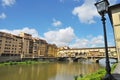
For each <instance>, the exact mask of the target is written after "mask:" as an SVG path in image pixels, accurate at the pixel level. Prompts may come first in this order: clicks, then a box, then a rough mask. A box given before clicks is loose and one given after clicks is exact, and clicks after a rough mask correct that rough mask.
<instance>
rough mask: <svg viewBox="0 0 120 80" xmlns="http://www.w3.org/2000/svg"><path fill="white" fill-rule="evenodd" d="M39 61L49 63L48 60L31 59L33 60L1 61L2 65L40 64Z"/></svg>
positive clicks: (0, 64)
mask: <svg viewBox="0 0 120 80" xmlns="http://www.w3.org/2000/svg"><path fill="white" fill-rule="evenodd" d="M39 63H48V61H42V62H40V61H31V60H26V61H22V62H12V61H9V62H3V63H0V66H4V65H19V64H23V65H26V64H39Z"/></svg>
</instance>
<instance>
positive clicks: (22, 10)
mask: <svg viewBox="0 0 120 80" xmlns="http://www.w3.org/2000/svg"><path fill="white" fill-rule="evenodd" d="M95 2H96V1H95V0H34V1H33V0H0V31H3V32H8V33H11V34H15V35H18V34H19V33H20V32H26V33H29V34H32V36H33V37H38V38H41V39H45V40H46V41H47V42H48V43H51V44H56V45H57V46H70V47H71V48H73V47H74V48H83V47H84V48H85V47H103V46H104V38H103V27H102V23H101V17H100V16H99V14H98V13H97V11H96V8H95V6H94V3H95ZM109 2H110V5H114V4H118V3H120V1H119V0H109ZM106 18H107V21H106V22H107V24H106V26H107V37H108V44H109V46H114V45H115V43H114V36H113V30H112V26H111V23H110V20H109V18H108V16H107V15H106Z"/></svg>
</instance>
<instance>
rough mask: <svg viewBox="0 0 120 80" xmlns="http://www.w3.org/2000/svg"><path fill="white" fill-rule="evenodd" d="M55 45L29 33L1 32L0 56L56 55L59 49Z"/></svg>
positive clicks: (32, 56) (31, 56)
mask: <svg viewBox="0 0 120 80" xmlns="http://www.w3.org/2000/svg"><path fill="white" fill-rule="evenodd" d="M50 45H51V46H50ZM55 46H56V45H52V44H48V43H47V42H46V41H45V40H42V39H39V38H33V37H32V35H30V34H27V33H20V34H19V35H18V36H17V35H13V34H9V33H5V32H0V56H9V55H12V56H14V55H19V56H20V57H21V58H24V57H30V58H34V57H41V56H42V57H43V56H44V57H45V56H48V55H52V56H53V57H55V55H56V54H55V53H56V51H57V50H56V49H57V47H55ZM51 49H52V50H51Z"/></svg>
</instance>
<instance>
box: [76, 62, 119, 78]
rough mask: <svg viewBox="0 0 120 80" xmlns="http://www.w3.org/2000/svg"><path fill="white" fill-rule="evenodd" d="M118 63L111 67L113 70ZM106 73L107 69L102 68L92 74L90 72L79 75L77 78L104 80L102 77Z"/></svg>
mask: <svg viewBox="0 0 120 80" xmlns="http://www.w3.org/2000/svg"><path fill="white" fill-rule="evenodd" d="M116 65H117V64H114V65H112V67H111V72H113V70H114V69H115V67H116ZM105 74H106V71H105V69H100V70H98V71H97V72H94V73H92V74H88V75H86V76H84V77H79V76H78V78H77V80H102V78H103V77H104V75H105Z"/></svg>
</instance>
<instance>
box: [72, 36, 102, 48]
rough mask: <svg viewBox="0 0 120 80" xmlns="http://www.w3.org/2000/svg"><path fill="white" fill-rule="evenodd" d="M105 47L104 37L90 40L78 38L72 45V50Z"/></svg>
mask: <svg viewBox="0 0 120 80" xmlns="http://www.w3.org/2000/svg"><path fill="white" fill-rule="evenodd" d="M102 46H104V40H103V36H101V35H100V36H97V37H93V36H90V37H89V38H81V39H80V38H77V39H75V42H74V43H73V44H71V45H70V47H71V48H86V47H102Z"/></svg>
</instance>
